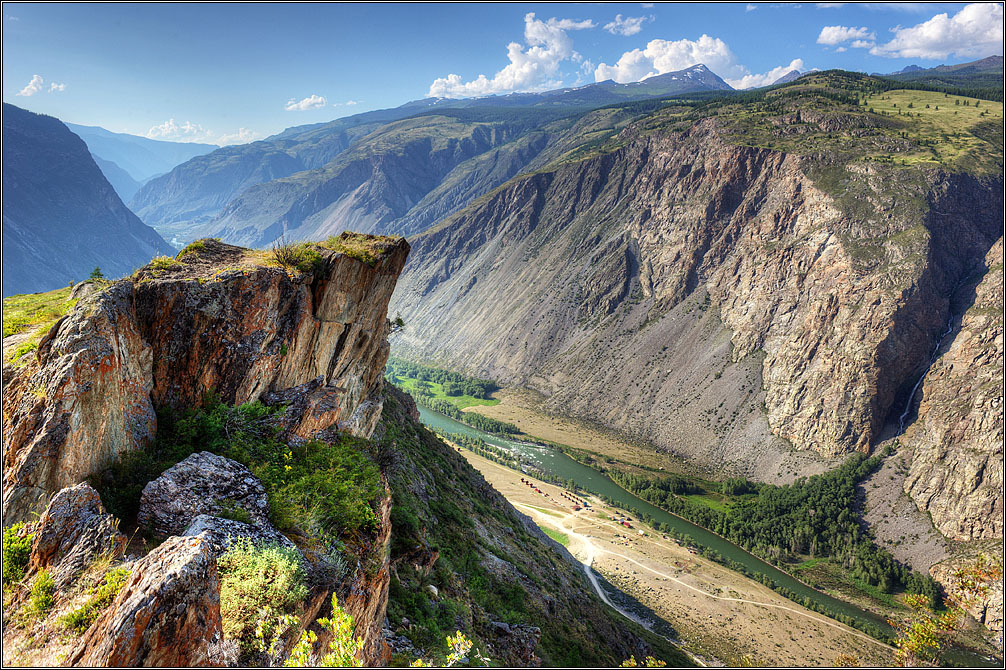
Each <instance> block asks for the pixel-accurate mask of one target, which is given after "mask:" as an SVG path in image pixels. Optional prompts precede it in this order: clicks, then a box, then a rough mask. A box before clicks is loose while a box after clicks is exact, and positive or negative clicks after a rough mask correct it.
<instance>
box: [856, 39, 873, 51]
mask: <svg viewBox="0 0 1006 670" xmlns="http://www.w3.org/2000/svg"><path fill="white" fill-rule="evenodd" d="M874 44H876V42H874V41H873V40H853V41H852V44H850V45H849V46H851V47H852V48H854V49H869V48H870V47H872V46H873V45H874Z"/></svg>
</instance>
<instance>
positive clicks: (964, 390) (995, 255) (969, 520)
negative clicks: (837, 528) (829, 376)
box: [905, 238, 1003, 621]
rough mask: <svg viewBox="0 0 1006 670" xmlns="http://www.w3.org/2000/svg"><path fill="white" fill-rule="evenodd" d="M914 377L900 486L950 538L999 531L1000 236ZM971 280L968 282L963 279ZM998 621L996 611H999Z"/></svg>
mask: <svg viewBox="0 0 1006 670" xmlns="http://www.w3.org/2000/svg"><path fill="white" fill-rule="evenodd" d="M985 262H986V266H987V267H988V272H987V274H985V276H984V277H983V278H982V280H981V282H980V283H978V285H977V287H974V288H973V291H974V293H973V295H974V302H973V304H972V305H971V307H970V308H969V309H968V310H967V311H966V312H965V313H964V316H963V318H962V319H961V324H960V331H959V332H958V333H957V334H956V336H955V337H954V339H953V343H952V344H951V345H950V348H949V349H948V350H947V351H946V352H945V353H944V354H943V355H942V356H940V357H939V358H938V359H937V361H936V363H934V365H933V367H932V368H931V369H930V370H929V373H928V375H927V376H926V379H925V382H924V383H923V384H922V400H921V404H920V408H919V417H920V421H919V422H918V424H916V425H917V426H918V430H917V431H915V433H914V434H913V435H911V437H912V444H913V445H914V446H915V455H914V457H913V459H912V465H911V468H910V470H909V473H908V478H907V479H906V480H905V491H906V492H907V493H908V494H909V495H910V496H912V498H913V499H914V500H915V502H916V504H917V505H918V506H919V508H920V509H922V510H923V511H926V512H928V513H929V514H930V516H931V517H932V519H933V523H934V524H935V525H936V527H937V528H938V529H939V530H940V532H942V533H943V534H944V535H946V536H947V537H948V538H951V539H954V540H982V539H1000V540H1001V539H1002V537H1003V242H1002V239H1001V238H1000V239H999V241H998V242H996V244H995V246H993V247H992V249H991V250H990V251H989V253H988V255H987V256H986V259H985ZM967 288H971V287H967ZM1000 621H1001V612H1000Z"/></svg>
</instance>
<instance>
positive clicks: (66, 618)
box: [59, 568, 129, 633]
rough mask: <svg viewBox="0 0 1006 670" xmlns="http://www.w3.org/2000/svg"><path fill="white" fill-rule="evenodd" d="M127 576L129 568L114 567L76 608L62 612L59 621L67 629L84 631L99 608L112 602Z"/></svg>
mask: <svg viewBox="0 0 1006 670" xmlns="http://www.w3.org/2000/svg"><path fill="white" fill-rule="evenodd" d="M128 577H129V570H127V569H126V568H116V569H115V570H110V571H108V573H106V574H105V581H104V583H102V584H101V585H100V586H98V587H96V588H93V589H91V597H90V598H89V599H88V600H87V602H85V603H84V604H83V605H81V606H80V607H78V608H77V609H75V610H73V611H72V612H69V613H67V614H64V615H63V616H61V617H60V618H59V623H60V624H61V625H62V626H63V627H64V628H67V629H69V630H72V631H74V632H77V633H83V632H84V631H86V630H87V629H88V628H89V627H90V626H91V624H92V623H94V620H95V619H97V618H98V615H99V614H101V610H103V609H105V608H106V607H108V606H109V605H111V604H112V601H113V600H115V596H117V595H118V594H119V591H120V590H121V589H122V587H123V586H124V585H125V583H126V579H127V578H128Z"/></svg>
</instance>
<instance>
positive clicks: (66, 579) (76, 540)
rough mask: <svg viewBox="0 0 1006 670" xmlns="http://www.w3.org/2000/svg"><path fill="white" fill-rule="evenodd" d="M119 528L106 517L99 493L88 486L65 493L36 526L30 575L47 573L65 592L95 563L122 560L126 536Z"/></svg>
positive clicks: (56, 497) (54, 501)
mask: <svg viewBox="0 0 1006 670" xmlns="http://www.w3.org/2000/svg"><path fill="white" fill-rule="evenodd" d="M118 525H119V523H118V520H117V519H115V517H113V516H112V515H111V514H106V513H105V510H104V508H103V507H102V506H101V500H100V499H99V498H98V492H97V491H95V490H94V489H92V488H91V487H90V486H88V485H87V484H78V485H77V486H74V487H72V488H68V489H63V490H62V491H60V492H59V493H57V494H56V495H55V496H54V497H53V499H52V500H51V501H50V502H49V506H48V507H47V508H46V510H45V513H44V514H43V515H42V516H41V518H40V519H39V520H38V522H37V523H36V524H35V525H34V527H35V528H37V529H38V530H37V532H36V533H35V540H34V542H33V543H32V547H31V556H30V558H29V560H28V568H27V575H28V576H29V577H30V576H31V575H33V574H36V573H38V572H41V571H42V570H48V571H49V575H50V576H51V577H52V578H53V582H54V583H55V586H56V588H57V589H63V588H65V587H66V586H67V585H69V584H70V583H71V582H72V581H73V579H74V578H75V577H76V576H77V575H78V574H80V573H81V572H83V571H84V570H85V569H86V568H87V567H88V566H89V565H90V564H91V562H92V561H94V560H95V559H97V558H99V557H101V556H107V557H108V558H110V559H113V560H114V559H116V558H119V557H121V556H122V554H123V552H124V551H125V548H126V536H125V535H123V534H122V533H120V532H119V528H118Z"/></svg>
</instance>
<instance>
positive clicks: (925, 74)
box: [880, 56, 1003, 90]
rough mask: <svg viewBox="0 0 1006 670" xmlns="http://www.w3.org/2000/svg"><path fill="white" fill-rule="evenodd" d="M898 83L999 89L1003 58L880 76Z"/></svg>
mask: <svg viewBox="0 0 1006 670" xmlns="http://www.w3.org/2000/svg"><path fill="white" fill-rule="evenodd" d="M880 76H883V77H885V78H886V79H894V80H896V81H905V82H909V81H910V82H917V83H921V84H932V85H938V86H957V87H962V88H979V87H980V88H998V89H1000V90H1001V89H1002V86H1003V57H1002V56H989V57H988V58H983V59H981V60H976V61H971V62H969V63H961V64H959V65H938V66H937V67H931V68H921V67H918V66H916V65H909V66H908V67H906V68H904V69H902V70H900V71H898V72H893V73H891V74H885V75H880Z"/></svg>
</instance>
